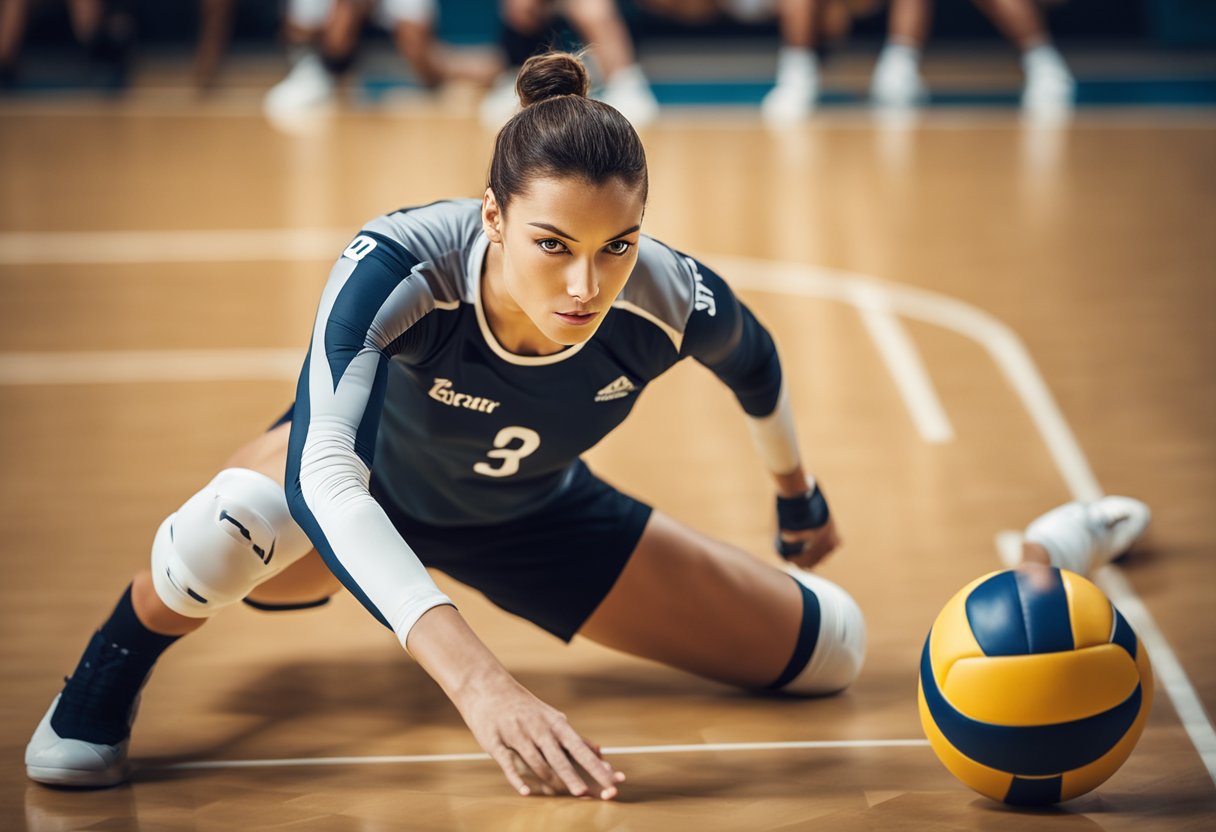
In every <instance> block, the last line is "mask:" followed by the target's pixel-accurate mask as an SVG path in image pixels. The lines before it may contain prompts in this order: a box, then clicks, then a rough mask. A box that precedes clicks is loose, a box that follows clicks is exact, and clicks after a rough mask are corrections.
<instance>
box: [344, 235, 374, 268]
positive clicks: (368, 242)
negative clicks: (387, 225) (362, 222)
mask: <svg viewBox="0 0 1216 832" xmlns="http://www.w3.org/2000/svg"><path fill="white" fill-rule="evenodd" d="M375 247H376V241H375V240H373V239H372V238H371V237H368V236H367V235H365V234H360V235H359V236H358V237H356V238H355V239H354V240H353V241H352V242H351V244H350V245H348V246H347V247H346V251H344V252H342V256H343V257H349V258H350V259H351V260H354V261H355V262H356V263H357V262H359V261H360V260H362V259H363V258H364V257H366V256H367V255H369V254H371V253H372V250H373V249H374V248H375Z"/></svg>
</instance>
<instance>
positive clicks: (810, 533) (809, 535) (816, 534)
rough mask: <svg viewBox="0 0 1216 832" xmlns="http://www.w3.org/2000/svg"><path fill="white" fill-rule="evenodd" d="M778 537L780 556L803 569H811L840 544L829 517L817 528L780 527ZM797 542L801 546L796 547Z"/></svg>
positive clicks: (833, 523)
mask: <svg viewBox="0 0 1216 832" xmlns="http://www.w3.org/2000/svg"><path fill="white" fill-rule="evenodd" d="M778 537H779V539H780V541H781V544H782V545H781V556H782V557H783V558H785V559H786V560H788V561H789V562H790V563H792V564H794V565H795V566H799V567H802V568H803V569H813V568H814V567H815V566H817V565H818V564H819V562H820V561H822V560H823V559H824V558H826V557H827V556H828V555H830V554H831V553H832V552H833V551H834V550H835V549H836V547H838V546H839V545H840V535H838V534H837V533H836V524H835V522H834V521H833V520H832V519H831V518H830V517H829V518H828V522H827V523H825V524H823V525H822V526H820V527H819V528H817V529H802V530H801V531H793V530H788V529H781V530H780V531H779V532H778ZM799 544H801V548H798V547H799Z"/></svg>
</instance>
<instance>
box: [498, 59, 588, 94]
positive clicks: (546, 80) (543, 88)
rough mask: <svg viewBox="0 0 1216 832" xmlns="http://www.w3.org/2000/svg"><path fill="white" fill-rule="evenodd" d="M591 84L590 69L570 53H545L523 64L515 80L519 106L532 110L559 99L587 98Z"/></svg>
mask: <svg viewBox="0 0 1216 832" xmlns="http://www.w3.org/2000/svg"><path fill="white" fill-rule="evenodd" d="M590 85H591V81H590V79H589V78H588V77H587V67H585V66H583V62H582V61H581V60H580V59H579V57H578V56H577V55H571V54H570V53H569V52H545V53H544V54H541V55H533V56H532V57H531V58H528V60H526V61H525V62H524V65H523V68H522V69H520V70H519V76H518V77H517V78H516V79H515V92H516V93H517V94H518V95H519V103H520V104H521V105H523V106H524V107H531V106H532V105H533V104H538V103H540V102H541V101H544V100H545V99H548V98H556V97H557V96H559V95H580V96H584V97H585V96H586V95H587V90H588V89H589V88H590Z"/></svg>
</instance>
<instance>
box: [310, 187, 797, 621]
mask: <svg viewBox="0 0 1216 832" xmlns="http://www.w3.org/2000/svg"><path fill="white" fill-rule="evenodd" d="M480 205H481V203H480V201H478V200H457V201H448V202H439V203H435V204H433V205H428V206H425V207H422V208H415V209H409V210H403V211H398V212H395V213H392V214H388V215H386V216H382V217H379V218H377V219H375V220H373V221H372V222H370V223H368V224H367V225H366V226H365V227H364V229H363V230H362V231H361V232H360V234H359V235H358V236H357V237H356V238H355V239H354V241H353V242H352V243H351V244H350V245H349V246H348V247H347V249H346V251H345V252H344V253H343V255H342V257H341V258H339V260H338V262H337V264H336V265H335V266H334V268H333V271H332V273H331V276H330V280H329V283H328V284H327V286H326V289H325V292H324V294H323V296H322V300H321V306H320V310H319V312H318V316H317V321H316V323H315V326H314V333H313V341H312V346H311V349H310V352H309V356H308V359H307V361H306V363H305V366H304V370H303V372H302V373H301V376H300V383H299V387H298V390H297V400H296V406H295V411H294V414H293V423H292V425H293V426H292V438H291V450H290V453H289V458H288V468H287V492H288V497H289V501H290V503H291V506H292V513H293V516H295V517H296V519H297V521H299V522H300V524H301V525H302V526H303V527H304V529H305V531H307V532H308V533H309V536H310V538H311V539H312V541H313V543H314V544H315V545H316V546H317V548H318V550H319V551H320V552H321V554H322V555H323V556H325V557H326V560H327V561H328V562H329V563H330V566H331V568H334V571H335V573H336V574H338V575H339V577H343V578H344V579H345V578H350V579H351V580H352V581H353V582H354V583H355V584H358V585H359V586H360V587H362V588H363V589H364V590H365V591H366V590H367V586H366V584H365V581H364V580H361V579H360V578H359V576H358V575H356V574H354V573H355V571H356V569H352V568H351V564H352V563H355V564H362V563H364V562H367V561H368V560H369V559H374V560H379V559H393V558H396V559H402V558H406V559H411V558H413V553H412V552H411V551H410V549H409V547H408V541H402V540H401V539H400V537H399V536H397V535H395V534H391V533H390V528H391V527H389V526H388V525H387V519H386V518H385V517H384V514H383V512H382V511H378V507H374V501H372V500H371V497H370V494H369V493H368V483H369V480H370V476H371V473H372V471H374V472H375V476H376V479H377V481H378V483H379V484H380V487H381V489H382V491H383V492H384V493H385V494H386V495H390V496H391V498H392V499H393V501H394V502H395V503H396V504H397V505H398V506H399V507H400V508H401V509H402V510H403V511H404V512H405V513H406V514H408V515H410V516H412V517H415V518H417V519H419V520H421V521H423V522H426V523H430V524H433V525H440V526H442V525H452V526H456V525H468V524H488V523H497V522H503V521H506V520H510V519H513V518H517V517H520V516H522V515H525V514H530V513H533V512H536V511H538V510H539V509H541V508H543V506H544V505H545V504H546V503H548V502H549V501H551V500H553V499H555V498H557V497H558V496H559V495H560V494H561V493H562V490H563V488H565V487H566V485H567V484H568V482H569V480H570V477H571V473H572V470H573V468H572V466H573V463H574V461H575V460H576V459H577V458H578V457H579V455H580V454H582V453H583V452H584V451H586V450H587V449H589V448H591V447H592V446H593V445H595V444H596V443H597V442H599V440H600V439H601V438H603V437H604V436H605V435H606V434H607V433H608V432H610V431H611V430H612V429H613V428H615V427H616V426H617V425H618V424H620V423H621V421H622V420H623V419H624V418H625V417H626V416H627V415H628V413H629V411H630V410H631V409H632V408H633V406H634V404H635V403H636V402H637V399H638V396H639V395H640V394H641V393H642V391H643V390H644V389H645V387H646V385H647V384H649V383H650V382H651V381H652V380H653V379H655V378H657V377H658V376H659V375H661V374H662V373H663V372H664V371H665V370H667V369H668V368H669V367H671V366H672V365H673V364H675V363H676V362H677V361H679V360H681V359H682V358H685V357H688V356H692V357H694V358H696V359H697V360H698V361H700V362H702V363H703V364H705V365H706V366H707V367H709V368H710V369H711V370H713V371H714V372H715V373H716V374H717V375H718V377H719V378H721V379H722V380H723V381H724V382H725V383H726V384H727V385H729V386H730V388H731V389H732V390H733V391H734V392H735V395H736V396H737V397H738V399H739V402H740V404H741V405H742V407H743V409H744V411H745V412H746V413H748V414H749V415H751V416H756V417H762V416H766V415H768V414H770V413H772V412H773V410H774V409H775V408H776V406H777V402H778V396H779V393H780V389H781V369H780V364H779V362H778V359H777V353H776V349H775V347H774V345H773V342H772V340H771V338H770V337H769V335H768V333H767V332H766V331H765V330H764V328H763V327H762V326H761V325H760V324H759V323H758V322H757V321H756V319H755V318H754V317H753V316H752V314H751V312H750V311H749V310H748V309H747V308H746V307H745V306H743V305H742V304H741V303H739V301H738V300H737V299H736V298H735V296H734V294H733V293H732V292H731V291H730V289H729V287H728V286H727V285H726V284H725V283H724V282H723V281H722V279H721V278H719V277H718V276H717V275H715V274H714V273H713V272H711V271H710V270H709V269H707V268H705V267H704V266H703V265H701V264H699V263H697V262H696V261H695V260H693V259H692V258H690V257H687V256H685V255H682V254H680V253H679V252H677V251H675V250H673V249H671V248H668V247H667V246H665V245H663V244H662V243H660V242H658V241H657V240H654V239H652V238H650V237H646V236H644V235H643V236H642V237H641V239H640V242H639V244H638V261H637V264H636V266H635V268H634V271H633V273H632V274H631V275H630V278H629V280H628V281H627V282H626V284H625V288H624V289H623V290H622V291H621V294H620V296H619V297H618V298H617V300H616V301H615V302H614V303H613V305H612V308H611V309H610V310H609V311H608V312H607V314H606V315H605V318H604V320H603V322H602V323H601V325H600V327H599V329H598V330H597V331H596V332H595V334H594V335H593V336H592V337H591V338H590V339H588V340H587V341H586V342H584V343H581V344H578V345H575V346H572V347H569V348H567V349H565V350H563V351H561V352H558V353H555V354H553V355H546V356H520V355H514V354H512V353H509V352H508V351H506V350H505V349H504V348H503V347H502V346H501V345H500V344H499V343H498V342H497V341H496V340H495V338H494V335H493V333H492V332H491V331H490V328H489V325H488V324H487V321H486V316H485V313H484V310H483V308H482V302H481V291H480V284H481V272H482V266H483V263H484V259H485V254H486V250H487V248H488V246H489V241H488V239H487V238H486V236H485V234H484V233H483V231H482V224H481V214H480ZM369 502H370V503H371V505H369ZM377 514H378V515H379V516H376V515H377ZM357 524H363V526H361V527H356V525H357ZM413 559H414V560H416V558H413ZM335 567H336V568H335ZM419 568H420V567H419ZM348 570H349V574H344V573H346V572H347V571H348ZM367 574H368V576H369V579H371V576H372V575H373V574H375V575H376V576H377V578H376V579H377V580H379V579H380V577H381V575H380V572H379V570H370V571H368V572H367ZM349 584H350V581H348V585H349ZM356 594H357V595H358V596H359V597H360V598H361V600H363V601H364V602H365V603H368V598H367V597H365V596H364V595H363V594H362V593H360V592H356ZM376 594H381V593H379V592H377V593H376ZM390 602H391V599H390ZM369 607H370V608H372V609H373V611H376V609H377V608H379V612H380V614H381V615H382V616H389V613H388V612H387V611H385V610H384V609H383V608H382V604H381V603H373V604H369ZM389 617H391V616H389ZM390 626H394V628H396V627H395V625H394V624H392V623H390Z"/></svg>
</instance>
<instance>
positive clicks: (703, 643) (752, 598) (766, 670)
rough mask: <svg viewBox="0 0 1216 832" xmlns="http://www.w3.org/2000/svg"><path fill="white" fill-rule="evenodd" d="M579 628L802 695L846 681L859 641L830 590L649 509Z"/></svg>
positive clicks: (632, 648)
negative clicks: (612, 580) (622, 562)
mask: <svg viewBox="0 0 1216 832" xmlns="http://www.w3.org/2000/svg"><path fill="white" fill-rule="evenodd" d="M803 578H805V579H806V580H805V581H804V580H803ZM807 584H810V586H809V587H808V586H807ZM808 593H809V594H810V595H811V597H810V598H808V597H807V596H808ZM579 634H580V635H583V636H586V637H587V638H589V639H591V640H592V641H596V642H599V643H600V644H603V645H605V646H607V647H612V648H614V649H617V650H621V651H623V652H626V653H631V654H633V655H636V656H641V657H643V658H647V659H652V660H654V661H658V662H662V663H664V664H668V665H671V666H672V667H677V668H680V669H681V670H686V671H689V672H691V673H695V674H697V675H699V676H705V677H708V678H710V679H716V680H718V681H722V682H727V683H730V684H735V685H740V686H742V687H747V688H767V687H771V686H773V684H774V682H776V681H778V680H779V679H785V681H786V682H787V683H789V687H787V688H786V689H787V690H791V691H792V692H801V693H826V692H830V691H832V690H839V689H840V688H842V687H845V686H846V685H847V684H848V683H849V682H851V681H852V679H853V677H855V676H856V673H857V671H858V670H859V669H860V662H861V653H862V652H863V651H864V639H865V636H864V624H863V623H862V621H861V617H860V613H859V612H858V611H857V609H856V605H855V604H853V603H852V599H850V598H849V597H848V595H847V594H846V593H845V592H844V591H843V590H841V589H840V588H839V587H836V586H835V585H834V584H831V583H830V582H829V581H826V580H824V579H822V578H818V577H816V576H811V575H801V576H796V577H794V578H791V575H789V574H786V573H785V572H782V571H781V570H780V569H776V568H774V567H773V566H770V565H768V564H766V563H764V562H762V561H760V560H759V559H757V558H755V557H753V556H752V555H749V554H748V553H747V552H744V551H742V550H740V549H737V548H735V547H733V546H730V545H728V544H725V543H722V542H719V541H716V540H713V539H712V538H709V537H706V536H705V535H703V534H700V533H699V532H696V531H694V530H693V529H690V528H688V527H687V526H685V525H683V524H681V523H679V522H677V521H675V520H673V519H672V518H670V517H667V516H666V515H664V514H662V513H660V512H657V511H656V512H654V513H653V514H652V515H651V518H650V521H649V523H648V524H647V526H646V530H645V531H644V532H643V534H642V538H641V540H640V541H639V542H638V545H637V548H636V549H635V550H634V553H633V555H632V557H631V558H630V559H629V562H628V563H627V564H626V566H625V569H624V570H623V571H622V572H621V576H620V578H619V579H618V580H617V582H616V584H615V585H614V586H613V588H612V590H611V592H609V593H608V595H607V597H606V598H605V599H604V601H603V602H602V603H601V604H600V606H599V607H598V608H597V609H596V611H595V612H594V613H593V614H592V615H591V617H590V618H589V619H588V620H587V621H586V623H585V624H584V625H583V627H582V629H581V630H580V631H579ZM812 654H813V655H812ZM799 662H802V664H799ZM804 670H807V671H812V673H811V675H812V676H814V677H816V678H809V677H808V676H807V674H805V673H803V672H802V671H804Z"/></svg>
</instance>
